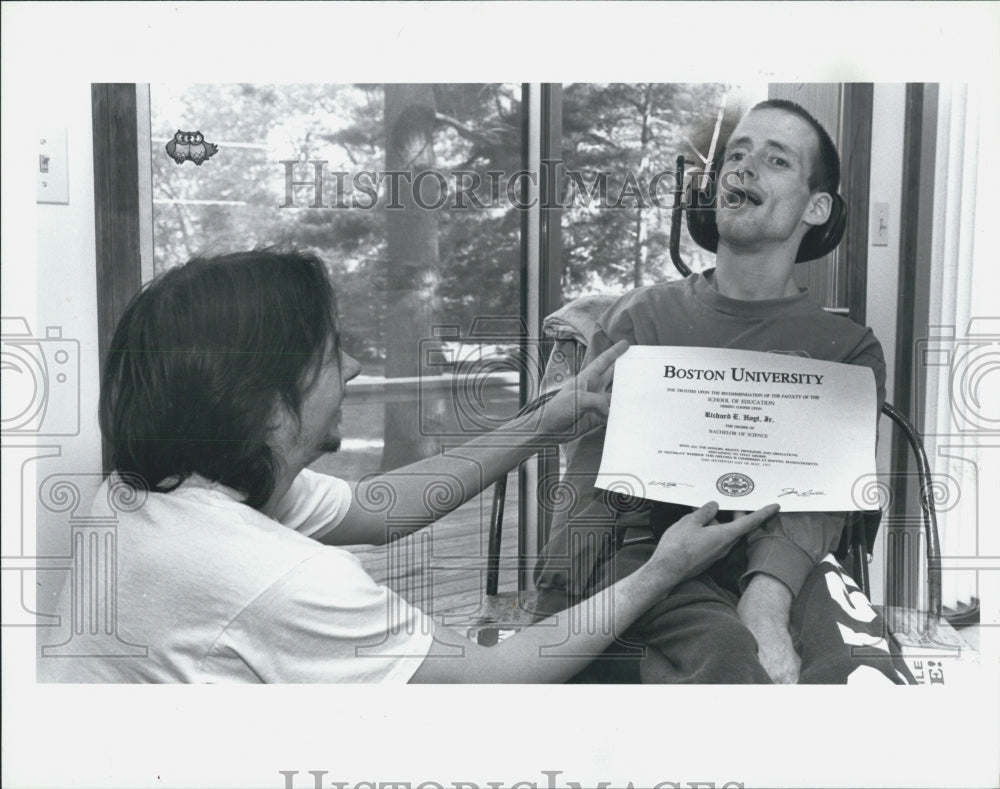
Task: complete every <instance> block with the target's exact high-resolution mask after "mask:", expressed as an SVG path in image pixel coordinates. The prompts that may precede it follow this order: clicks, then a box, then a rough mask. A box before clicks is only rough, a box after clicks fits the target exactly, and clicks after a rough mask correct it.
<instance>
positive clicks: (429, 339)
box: [150, 84, 521, 480]
mask: <svg viewBox="0 0 1000 789" xmlns="http://www.w3.org/2000/svg"><path fill="white" fill-rule="evenodd" d="M150 97H151V125H152V155H153V173H152V176H153V204H154V205H153V208H154V217H153V225H154V248H155V264H154V270H155V272H156V273H159V272H160V271H163V270H164V269H166V268H168V267H170V266H175V265H178V264H180V263H182V262H183V261H186V260H187V259H189V258H190V257H191V256H193V255H196V254H215V253H221V252H227V251H234V250H245V249H249V248H252V247H254V246H258V245H272V244H292V245H295V246H297V247H303V248H308V249H310V250H312V251H315V252H316V253H317V254H318V255H319V256H320V257H321V258H322V259H323V260H324V261H325V262H326V264H327V266H328V269H329V273H330V276H331V280H332V282H333V283H334V286H335V288H336V290H337V293H338V300H339V309H340V316H341V326H342V342H343V347H344V349H345V350H346V351H347V352H348V353H350V354H351V355H353V356H355V357H356V358H358V359H359V360H360V361H361V363H362V365H363V374H362V376H361V377H360V378H359V379H357V380H356V381H355V382H353V383H352V384H351V385H350V386H349V387H348V398H347V400H346V401H345V406H344V419H343V426H344V430H345V436H344V438H345V440H344V442H343V447H342V450H341V452H340V453H338V454H337V455H334V456H330V457H329V458H324V459H322V460H320V461H318V462H317V464H316V467H317V468H320V469H321V470H324V471H327V472H329V473H332V474H335V475H336V476H340V477H342V478H345V479H348V480H357V479H359V478H360V477H361V476H363V475H365V474H368V473H372V472H376V471H379V470H381V469H389V468H396V467H399V466H401V465H404V464H406V463H409V462H412V461H414V460H417V459H419V458H420V457H425V456H427V455H429V454H432V453H434V452H437V451H439V450H440V448H441V447H442V446H443V445H446V444H452V445H453V444H458V443H461V442H462V441H464V440H466V439H467V438H468V437H469V436H470V435H474V434H476V433H478V432H481V431H482V430H483V429H484V428H486V427H489V426H491V425H492V424H495V423H496V421H497V419H499V418H501V417H503V416H510V415H512V414H513V413H514V412H515V411H516V409H517V382H518V375H519V372H518V371H519V366H518V364H517V358H518V356H517V348H518V342H519V340H520V326H521V324H520V316H519V304H520V296H519V293H520V214H519V212H518V211H517V210H516V208H514V207H512V206H511V204H510V202H509V201H507V200H498V199H496V197H497V195H496V192H497V183H499V184H500V185H501V187H503V186H504V184H503V181H502V180H501V181H499V182H498V181H496V179H494V180H492V181H491V178H490V176H489V175H488V174H487V173H488V172H489V171H499V172H503V173H514V172H516V170H517V169H519V166H520V155H521V102H520V97H521V88H520V85H508V84H461V85H446V84H441V85H430V84H412V85H386V86H383V85H295V84H287V85H235V84H230V85H201V84H198V85H179V84H163V85H159V84H154V85H152V86H151V87H150ZM194 132H198V133H199V134H200V137H196V136H192V135H193V133H194ZM171 143H172V144H171ZM203 146H204V147H203ZM215 146H217V149H218V150H217V151H216V152H214V153H212V151H213V147H215ZM168 148H169V150H168ZM394 173H395V175H394ZM476 331H478V335H476V334H475V332H476ZM460 374H469V375H464V376H463V375H460ZM470 375H471V380H472V381H474V382H475V385H469V386H466V385H465V384H461V385H460V384H459V383H458V381H459V379H460V378H461V379H462V380H465V379H467V378H469V376H470ZM418 381H423V382H424V384H423V385H422V386H421V387H418V385H417V383H418Z"/></svg>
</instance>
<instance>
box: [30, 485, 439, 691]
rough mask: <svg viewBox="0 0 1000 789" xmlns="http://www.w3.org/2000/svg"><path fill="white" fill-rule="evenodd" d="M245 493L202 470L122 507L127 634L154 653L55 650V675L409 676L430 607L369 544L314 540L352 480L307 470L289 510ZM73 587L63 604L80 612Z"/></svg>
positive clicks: (133, 678) (51, 672)
mask: <svg viewBox="0 0 1000 789" xmlns="http://www.w3.org/2000/svg"><path fill="white" fill-rule="evenodd" d="M106 486H107V483H105V486H104V487H102V489H101V491H100V492H99V493H98V499H97V501H99V502H100V501H104V500H106V491H105V488H106ZM240 499H241V497H240V496H239V494H237V493H236V492H235V491H233V490H231V489H230V488H227V487H225V486H223V485H220V484H216V483H211V482H208V481H207V480H205V479H203V478H201V477H197V476H195V477H192V478H189V479H188V480H186V481H185V482H184V483H183V484H182V485H181V486H180V487H179V488H178V489H177V490H175V491H173V492H171V493H150V494H149V496H148V498H147V500H146V502H145V504H143V506H142V507H141V508H139V509H138V510H137V511H136V512H132V513H124V514H121V515H120V516H119V520H118V527H117V544H118V550H117V557H118V558H117V562H118V567H117V570H118V572H117V579H118V585H117V616H116V617H115V620H116V623H117V633H118V637H119V639H121V640H123V641H125V642H128V643H131V644H137V645H140V646H144V647H146V648H147V650H146V651H147V655H146V656H145V657H86V658H82V657H73V658H70V657H51V658H45V659H43V660H42V661H41V662H42V664H44V669H45V671H44V673H43V678H45V679H52V680H55V681H62V682H383V681H390V682H406V681H407V680H409V679H410V677H411V676H413V674H414V672H416V670H417V668H418V667H419V666H420V664H421V662H422V661H423V659H424V657H425V656H426V655H427V652H428V650H429V649H430V645H431V641H432V638H433V623H432V620H431V619H430V617H428V616H426V615H425V614H424V613H422V612H421V611H420V610H418V609H416V608H414V607H412V606H410V605H409V604H407V603H406V602H405V601H404V600H402V599H401V598H400V597H398V596H397V595H396V594H395V593H393V592H392V591H390V590H389V589H387V588H386V587H384V586H380V585H378V584H376V583H375V581H374V580H372V578H371V577H370V576H369V575H368V574H367V573H366V572H365V571H364V569H362V567H361V563H360V562H359V561H358V560H357V558H356V557H355V556H353V555H352V554H350V553H348V552H347V551H344V550H342V549H340V548H336V547H331V546H324V545H322V544H320V543H319V542H317V541H316V539H314V538H315V537H317V536H319V535H321V534H324V533H326V532H328V531H330V530H331V529H333V528H335V527H336V526H337V525H338V524H339V523H340V522H341V521H342V520H343V518H344V515H345V514H346V513H347V510H348V508H349V507H350V504H351V489H350V486H349V485H348V484H347V483H346V482H344V481H343V480H339V479H336V478H334V477H329V476H326V475H323V474H318V473H316V472H313V471H309V470H305V471H303V472H302V473H301V474H300V475H299V476H298V477H297V478H296V479H295V481H294V482H293V484H292V487H291V488H290V489H289V492H288V494H287V495H286V496H285V497H284V498H283V499H282V501H281V503H280V505H279V507H278V519H279V520H280V522H279V520H272V519H271V518H269V517H267V516H266V515H263V514H261V513H260V512H258V511H256V510H254V509H252V508H251V507H248V506H247V505H245V504H242V503H241V501H240ZM73 586H74V583H73V581H72V580H71V581H70V582H69V583H67V584H66V585H65V587H64V589H63V592H62V595H63V597H64V598H67V599H65V600H62V601H60V602H62V603H65V604H67V605H63V606H61V607H60V610H69V607H68V604H69V603H70V601H69V599H68V598H69V597H70V596H71V595H72V591H71V590H72V587H73ZM46 675H47V676H46Z"/></svg>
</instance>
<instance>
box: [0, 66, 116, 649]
mask: <svg viewBox="0 0 1000 789" xmlns="http://www.w3.org/2000/svg"><path fill="white" fill-rule="evenodd" d="M7 76H8V78H5V80H4V86H3V91H4V114H5V117H6V118H7V119H16V123H5V124H4V128H3V143H2V145H3V170H4V180H3V190H4V194H3V226H4V233H3V288H2V314H3V316H4V317H21V318H25V319H26V320H27V321H28V325H29V327H30V329H31V331H32V335H33V337H41V338H44V337H46V330H47V328H48V327H58V328H59V329H60V330H61V332H62V338H63V340H75V341H76V342H77V343H78V344H79V386H78V387H77V386H75V385H72V377H71V378H70V384H68V385H66V386H59V385H57V384H55V382H54V381H53V380H52V379H51V377H50V380H49V381H48V392H49V393H50V397H49V399H48V406H47V410H46V416H45V419H44V421H43V423H42V432H41V434H40V435H38V436H37V437H32V436H30V435H17V436H14V435H11V434H9V433H5V434H4V437H3V475H2V478H3V532H4V540H3V548H4V550H3V554H4V557H5V564H4V567H5V570H8V571H7V572H4V573H3V576H4V593H5V594H4V615H5V623H7V622H9V621H12V620H11V619H10V617H13V618H14V619H13V621H17V622H21V623H24V624H29V623H30V622H31V621H33V617H32V616H31V614H30V613H28V612H29V611H31V610H35V611H39V612H41V613H43V614H44V613H52V607H51V605H52V603H51V598H52V594H53V593H54V591H55V589H56V588H57V585H58V583H59V582H60V579H61V577H62V576H63V575H64V573H63V572H61V571H57V570H45V571H39V572H35V571H32V570H31V569H30V567H31V566H38V565H39V564H43V565H44V564H46V563H48V564H53V563H55V564H58V563H59V562H58V561H56V562H53V561H52V560H51V559H49V560H48V561H46V560H44V559H43V560H32V559H18V560H17V561H12V560H9V559H8V557H11V556H15V557H31V556H39V557H55V556H66V555H68V553H69V534H70V529H69V521H68V516H69V513H68V512H63V513H56V512H52V511H51V510H49V509H47V508H46V507H44V506H41V505H40V504H39V503H38V502H39V486H40V485H41V484H42V483H43V482H44V480H46V479H47V478H49V477H50V476H51V475H55V474H59V475H64V474H68V475H74V476H73V477H72V479H73V481H74V483H75V484H76V486H77V488H78V489H79V490H80V493H81V501H82V502H84V503H86V502H88V501H89V500H90V499H91V498H92V497H93V493H94V491H95V490H96V488H97V485H98V484H99V479H98V475H99V474H100V470H101V445H100V433H99V430H98V426H97V398H98V379H99V373H98V369H99V364H98V347H97V337H98V335H97V284H96V267H95V251H94V238H95V230H94V174H93V152H92V151H93V145H92V132H91V109H90V84H89V83H78V84H67V82H68V81H67V80H66V79H65V75H63V80H64V81H63V82H60V83H55V82H53V83H48V84H40V83H39V82H38V81H32V80H31V79H17V80H15V79H12V78H9V76H10V75H7ZM43 128H59V129H65V130H66V138H67V161H68V181H69V203H68V205H50V204H36V202H35V200H36V186H35V182H36V168H37V166H38V141H39V134H40V129H43ZM41 347H42V348H43V351H42V353H48V355H49V357H51V356H52V354H53V348H54V346H53V344H52V343H51V341H50V342H48V343H43V344H42V346H41ZM64 347H67V346H64ZM68 347H70V348H72V346H68ZM49 362H50V363H51V359H49ZM77 407H79V420H78V424H79V430H78V433H77V434H76V435H45V432H46V426H49V425H53V424H59V425H66V424H68V423H72V422H74V421H75V419H74V416H73V415H74V414H75V412H76V409H77ZM79 475H86V476H79ZM12 565H17V566H18V567H21V568H28V569H19V570H13V569H10V568H11V567H12ZM36 582H37V583H36ZM18 584H19V585H20V586H21V589H22V590H23V594H22V593H21V592H20V591H19V590H18V589H17V585H18ZM36 594H37V600H33V599H32V598H33V597H35V595H36ZM43 621H45V622H47V623H49V624H53V623H54V620H51V619H45V620H43ZM63 624H65V620H64V622H63ZM41 632H42V633H43V634H46V633H48V632H49V631H41ZM40 640H42V639H40Z"/></svg>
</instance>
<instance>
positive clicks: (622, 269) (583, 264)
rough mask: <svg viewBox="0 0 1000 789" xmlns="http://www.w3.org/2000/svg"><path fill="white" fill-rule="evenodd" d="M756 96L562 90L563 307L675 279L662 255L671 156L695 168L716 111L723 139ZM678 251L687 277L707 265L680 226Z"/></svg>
mask: <svg viewBox="0 0 1000 789" xmlns="http://www.w3.org/2000/svg"><path fill="white" fill-rule="evenodd" d="M766 98H767V85H723V84H679V83H628V84H625V83H573V84H567V85H564V87H563V113H562V123H563V127H562V158H563V160H564V162H565V168H566V172H565V175H564V178H563V198H562V203H563V205H566V206H567V208H566V209H565V210H564V211H563V214H562V230H563V239H562V240H563V277H562V297H563V303H567V302H569V301H572V300H573V299H575V298H577V297H579V296H583V295H587V294H596V293H610V294H619V293H624V292H625V291H627V290H630V289H632V288H636V287H641V286H642V285H649V284H652V283H654V282H661V281H663V280H668V279H677V278H679V276H680V274H679V273H678V272H677V270H676V269H675V268H674V266H673V263H672V262H671V260H670V252H669V244H670V208H671V206H672V205H673V201H674V197H673V188H674V184H675V180H676V179H675V178H674V177H673V173H674V170H675V163H676V159H677V156H678V155H683V156H684V157H685V159H686V160H687V161H688V162H690V164H687V165H686V169H687V170H688V172H690V170H691V169H699V168H701V167H702V166H703V162H704V160H705V159H706V158H708V157H709V151H710V149H711V144H712V138H713V133H714V132H715V128H716V122H717V120H718V119H719V117H720V110H721V113H722V121H721V133H722V136H723V137H725V135H726V134H728V132H729V131H730V130H731V129H732V128H733V126H735V124H736V122H737V120H738V119H739V118H740V117H741V116H742V115H743V114H744V113H745V112H746V111H747V110H748V109H749V108H750V107H752V106H753V105H754V104H755V103H757V102H758V101H763V100H764V99H766ZM602 182H603V184H602ZM680 249H681V258H682V259H683V260H684V262H686V263H687V265H688V267H689V268H691V269H692V270H693V271H701V270H703V269H705V268H708V267H711V266H712V265H713V261H714V255H712V254H711V253H709V252H706V251H705V250H703V249H701V248H700V247H698V246H697V245H696V244H695V243H694V242H693V241H692V240H691V238H690V236H689V235H688V233H687V228H686V226H685V227H683V229H682V236H681V244H680Z"/></svg>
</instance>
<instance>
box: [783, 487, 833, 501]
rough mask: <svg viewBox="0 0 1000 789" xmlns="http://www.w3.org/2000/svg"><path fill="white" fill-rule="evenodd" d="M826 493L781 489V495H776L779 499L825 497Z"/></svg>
mask: <svg viewBox="0 0 1000 789" xmlns="http://www.w3.org/2000/svg"><path fill="white" fill-rule="evenodd" d="M825 495H826V491H824V490H796V489H795V488H782V489H781V493H779V494H778V498H779V499H780V498H781V497H782V496H825Z"/></svg>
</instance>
